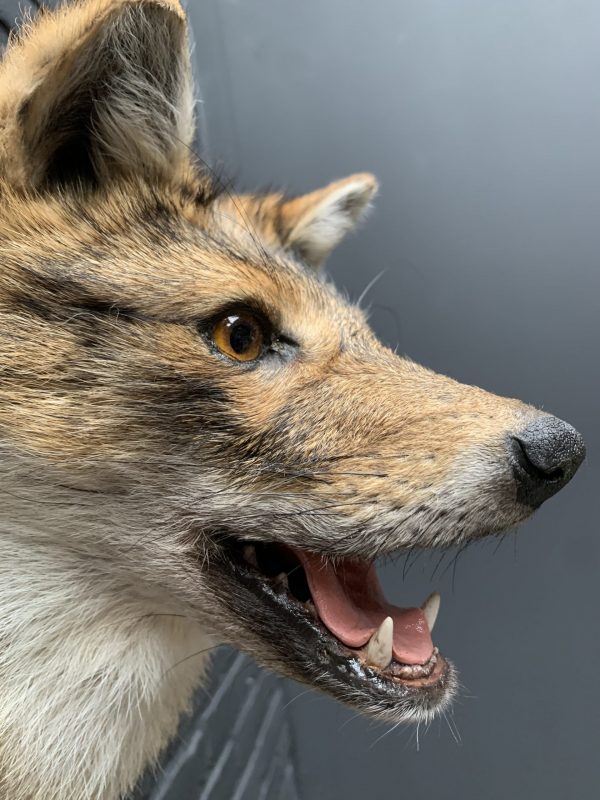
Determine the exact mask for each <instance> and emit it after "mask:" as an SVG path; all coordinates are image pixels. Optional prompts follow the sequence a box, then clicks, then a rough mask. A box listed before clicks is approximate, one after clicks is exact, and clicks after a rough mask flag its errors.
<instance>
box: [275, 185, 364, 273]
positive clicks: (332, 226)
mask: <svg viewBox="0 0 600 800" xmlns="http://www.w3.org/2000/svg"><path fill="white" fill-rule="evenodd" d="M376 192H377V180H376V179H375V177H374V176H373V175H369V174H368V173H362V174H359V175H351V176H350V177H349V178H344V179H343V180H341V181H336V182H335V183H330V184H329V186H326V187H325V188H323V189H317V191H316V192H311V193H310V194H306V195H303V196H302V197H296V198H294V199H293V200H287V201H285V202H284V203H283V204H282V205H281V206H280V209H279V214H280V224H279V225H278V228H279V235H280V238H281V242H282V245H283V247H284V248H286V249H290V250H293V251H294V252H295V253H297V254H298V255H299V256H300V258H301V259H302V260H303V261H305V262H306V263H307V264H310V265H311V266H313V267H320V266H321V265H322V264H323V262H324V261H325V259H326V258H327V257H328V256H329V254H330V253H331V251H332V250H333V248H334V247H335V246H336V245H337V244H339V243H340V242H341V240H342V239H343V238H344V236H345V235H346V234H347V233H348V232H349V231H350V230H352V228H354V226H355V225H356V223H357V222H358V220H359V219H360V218H361V216H363V214H364V213H365V211H366V210H367V208H368V207H369V203H370V202H371V199H372V198H373V196H374V195H375V193H376Z"/></svg>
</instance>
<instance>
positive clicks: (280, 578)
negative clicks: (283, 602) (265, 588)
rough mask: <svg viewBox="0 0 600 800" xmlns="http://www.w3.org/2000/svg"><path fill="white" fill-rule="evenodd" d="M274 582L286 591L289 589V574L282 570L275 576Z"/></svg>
mask: <svg viewBox="0 0 600 800" xmlns="http://www.w3.org/2000/svg"><path fill="white" fill-rule="evenodd" d="M273 582H274V583H275V586H276V587H277V588H278V589H283V590H284V591H285V592H287V591H288V589H289V584H288V576H287V573H286V572H280V573H279V575H276V576H275V577H274V578H273Z"/></svg>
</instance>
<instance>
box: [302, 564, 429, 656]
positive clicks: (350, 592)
mask: <svg viewBox="0 0 600 800" xmlns="http://www.w3.org/2000/svg"><path fill="white" fill-rule="evenodd" d="M293 550H294V553H295V555H296V556H297V558H299V559H300V561H301V563H302V566H303V567H304V571H305V572H306V578H307V580H308V585H309V587H310V592H311V594H312V598H313V601H314V604H315V606H316V609H317V612H318V614H319V617H320V619H321V622H322V623H323V624H324V625H325V626H326V627H327V628H328V629H329V630H330V631H331V633H333V634H334V635H335V636H337V638H338V639H340V641H342V642H343V643H344V644H345V645H348V647H362V646H363V645H365V644H366V643H367V642H368V641H369V639H370V638H371V636H372V635H373V634H374V633H375V631H376V630H377V628H378V627H379V626H380V625H381V623H382V622H383V620H384V619H385V617H392V619H393V620H394V643H393V647H392V651H393V653H394V658H395V659H396V661H399V662H401V663H402V664H424V663H425V662H426V661H427V660H428V659H429V658H430V656H431V654H432V653H433V643H432V641H431V634H430V633H429V628H428V627H427V621H426V620H425V616H424V614H423V612H422V611H421V609H420V608H398V607H397V606H393V605H392V604H391V603H388V601H387V600H386V599H385V595H384V594H383V590H382V588H381V586H380V584H379V580H378V578H377V572H376V571H375V567H374V566H373V564H365V563H363V562H360V561H352V560H351V559H349V558H346V559H344V560H343V561H342V562H341V563H338V564H337V565H336V566H335V567H334V566H333V565H332V564H331V563H330V562H325V561H324V560H323V559H322V558H321V556H317V555H314V554H313V553H307V552H306V551H303V550H297V549H296V548H293Z"/></svg>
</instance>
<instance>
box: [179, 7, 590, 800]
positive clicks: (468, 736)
mask: <svg viewBox="0 0 600 800" xmlns="http://www.w3.org/2000/svg"><path fill="white" fill-rule="evenodd" d="M190 5H191V6H192V9H191V13H192V19H193V22H194V27H195V33H196V39H197V51H196V52H197V61H198V65H199V69H200V75H201V81H202V89H203V94H204V98H205V109H206V112H207V119H208V135H209V138H210V148H209V150H210V157H211V159H212V161H213V163H214V162H217V161H219V160H222V161H224V163H225V164H226V166H227V168H228V171H229V173H230V174H233V175H237V176H238V178H239V181H238V182H239V183H240V184H241V185H242V186H244V187H256V186H260V185H266V184H273V185H285V186H287V187H288V188H289V189H290V190H293V191H302V190H307V189H311V188H313V187H316V186H319V185H321V184H323V183H325V182H327V181H328V180H330V179H333V178H336V177H339V176H343V175H345V174H347V173H350V172H353V171H358V170H372V171H373V172H375V173H376V174H377V175H378V176H379V178H380V179H381V181H382V191H381V195H380V197H379V199H378V202H377V211H376V213H375V214H374V215H373V216H372V218H371V220H370V221H369V222H368V223H367V224H366V225H365V226H364V228H363V230H362V231H361V232H360V233H359V234H358V235H357V236H355V237H354V238H353V239H351V240H350V241H349V242H348V243H347V244H345V245H344V246H343V247H342V248H341V249H340V250H339V252H338V253H337V254H336V256H335V258H334V259H333V260H332V262H331V265H330V266H331V272H332V273H333V275H334V277H335V278H336V280H337V281H338V283H340V284H341V285H343V286H345V287H346V288H347V290H348V292H349V294H350V295H351V296H352V297H355V298H356V297H357V296H358V295H359V294H360V292H361V291H362V290H363V288H364V287H365V285H366V284H367V283H368V282H369V281H370V280H371V279H372V278H373V277H374V276H375V275H376V274H377V273H378V272H379V271H380V270H385V273H384V275H383V276H382V277H381V278H380V280H379V282H378V283H377V284H376V286H375V287H374V288H373V289H372V290H371V292H370V293H369V299H370V304H371V307H372V322H373V325H374V327H375V329H376V331H377V332H378V333H379V334H380V335H381V337H382V338H383V339H384V340H385V341H386V342H388V343H389V344H391V345H396V344H399V347H400V350H401V351H404V352H407V353H409V354H410V355H411V356H412V357H414V358H415V359H417V360H419V361H421V362H424V363H426V364H428V365H429V366H431V367H433V368H435V369H437V370H439V371H443V372H445V373H448V374H450V375H452V376H454V377H457V378H459V379H460V380H462V381H465V382H469V383H477V384H480V385H482V386H484V387H485V388H487V389H491V390H494V391H497V392H500V393H503V394H507V395H514V396H519V397H521V398H523V399H525V400H527V401H529V402H532V403H535V404H537V405H539V406H543V407H544V408H546V409H548V410H551V411H552V412H554V413H556V414H558V415H560V416H562V417H564V418H566V419H567V420H569V421H570V422H572V423H573V424H574V425H576V426H577V427H578V428H579V429H580V430H581V431H582V432H583V433H584V435H585V437H586V439H587V444H588V452H589V457H588V461H587V463H586V464H585V465H584V467H583V468H582V469H581V471H580V473H579V474H578V475H577V477H576V479H575V481H574V483H573V484H572V485H571V486H569V487H568V488H567V489H566V490H565V491H564V492H563V493H561V494H560V495H559V496H558V497H557V498H555V499H553V500H551V501H550V502H549V503H548V504H547V505H546V506H545V507H543V508H542V509H541V510H540V512H539V513H538V514H537V516H536V517H535V518H534V519H533V520H532V521H530V522H528V523H527V524H525V525H523V526H522V528H521V530H520V531H519V533H518V536H517V537H516V538H515V537H512V536H511V537H509V538H508V540H507V541H506V542H505V543H504V544H503V545H501V546H500V548H499V549H497V550H496V545H497V543H496V542H491V543H487V544H486V543H484V544H481V545H478V546H474V547H473V548H471V549H469V550H467V551H466V552H465V553H464V554H463V555H462V556H461V558H460V560H459V562H458V564H457V567H456V570H455V573H454V581H453V568H452V567H451V566H450V568H448V569H446V567H447V565H448V564H450V559H449V558H447V559H446V560H445V561H444V562H443V563H442V565H441V567H440V568H439V569H438V571H437V574H436V575H435V576H433V577H432V573H433V572H434V569H435V565H436V561H437V557H429V556H427V555H424V556H423V557H421V558H419V559H418V560H417V561H416V562H415V563H414V564H412V565H408V575H407V576H406V577H405V578H403V574H402V573H403V566H404V563H403V562H402V561H400V562H399V563H398V564H396V565H389V566H386V567H385V568H384V569H383V571H382V573H383V579H384V584H385V586H386V590H387V592H388V594H389V595H390V596H391V597H392V598H394V599H395V600H396V602H406V603H408V604H410V603H414V602H418V601H419V600H420V599H421V598H423V597H425V595H426V594H427V593H428V592H429V591H431V590H432V588H438V589H440V590H441V592H442V610H441V615H440V621H439V623H438V628H437V631H436V639H437V641H438V643H439V644H440V646H441V647H442V648H443V650H444V652H445V653H447V654H448V655H450V656H451V657H452V658H453V659H454V660H455V661H456V662H457V663H458V665H459V668H460V670H461V675H462V680H463V683H464V688H463V691H462V697H461V699H460V701H459V702H458V704H457V705H456V708H455V710H454V715H453V717H452V718H451V720H450V724H447V723H446V721H444V720H441V721H440V722H439V723H434V724H433V725H432V726H431V728H430V730H428V731H425V730H421V731H420V732H419V747H417V743H416V736H415V731H414V730H402V729H397V730H395V731H393V732H389V733H388V732H387V729H386V728H384V727H381V726H379V725H376V724H373V723H371V722H369V721H368V720H365V719H362V718H355V717H354V716H353V714H352V712H349V711H348V710H346V709H344V708H342V707H341V706H338V705H336V704H335V703H334V702H333V701H330V700H329V699H326V698H322V697H317V696H316V695H313V694H302V692H303V691H304V690H303V688H302V687H293V689H292V693H293V695H295V696H297V699H296V700H295V701H294V702H292V705H291V706H290V710H291V712H292V714H293V717H294V723H295V732H296V738H297V742H298V749H299V759H300V771H301V776H300V777H301V779H302V784H303V786H304V796H305V797H306V798H310V799H311V800H314V799H316V798H319V800H327V799H328V798H345V800H358V798H361V800H362V798H364V797H371V798H383V797H387V796H412V797H417V798H421V797H423V798H424V797H429V796H434V797H436V798H438V800H451V799H452V800H455V799H456V798H461V800H468V799H470V798H478V799H479V798H485V799H486V800H499V799H500V798H502V800H505V798H509V797H510V798H512V799H513V800H521V799H524V798H542V797H544V798H545V800H559V799H560V800H563V799H564V798H589V797H593V796H596V793H597V791H598V785H599V783H600V781H599V779H600V763H599V759H598V755H597V751H598V745H599V743H600V703H599V700H600V691H599V688H598V680H597V669H598V666H597V665H598V663H599V656H600V653H599V648H598V641H597V637H596V630H597V617H598V600H597V585H598V566H599V555H600V546H599V537H598V523H597V510H596V507H597V497H598V485H599V482H598V478H599V475H598V461H597V457H596V453H597V452H598V445H599V442H598V439H599V433H598V425H597V423H596V409H597V405H598V401H597V393H598V388H599V368H598V343H599V339H600V337H599V328H600V314H599V310H600V309H599V306H600V292H599V288H600V269H599V262H600V89H599V88H598V87H599V84H600V6H599V5H598V3H597V2H595V0H501V1H500V0H485V1H483V2H482V0H453V2H448V0H376V1H374V2H371V3H369V4H366V3H364V2H359V0H303V2H301V3H300V2H297V1H296V0H278V2H274V1H273V0H271V2H269V0H245V2H242V1H241V0H192V2H191V3H190ZM451 728H454V729H457V731H458V734H457V733H456V730H455V733H454V735H453V734H452V732H451ZM456 738H459V742H457V741H456V740H455V739H456Z"/></svg>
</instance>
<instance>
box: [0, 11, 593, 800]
mask: <svg viewBox="0 0 600 800" xmlns="http://www.w3.org/2000/svg"><path fill="white" fill-rule="evenodd" d="M186 42H187V39H186V23H185V17H184V13H183V11H182V9H181V7H180V5H179V3H178V2H177V1H176V0H89V1H88V2H78V3H75V4H72V5H68V6H65V7H63V8H62V9H61V10H59V11H58V12H57V13H55V14H44V15H42V16H41V17H40V18H39V20H37V21H36V22H34V23H32V24H30V25H29V27H28V28H27V29H26V30H25V31H24V32H22V33H21V34H20V35H19V37H18V38H15V39H14V40H13V41H12V42H11V44H10V46H9V48H8V51H7V54H6V56H5V58H4V61H3V63H2V65H1V67H0V120H1V127H0V214H1V233H0V237H1V255H0V261H1V263H0V450H1V452H0V481H1V483H0V485H1V487H2V506H1V509H0V564H1V569H2V575H1V577H0V609H1V612H2V613H1V617H0V637H1V645H2V646H1V648H0V794H1V796H2V797H3V798H10V800H90V798H97V799H98V800H100V799H102V800H114V799H115V798H117V797H119V796H120V795H121V794H122V793H123V792H125V791H127V790H128V789H130V788H131V787H132V786H133V785H134V784H135V782H136V780H137V778H138V776H139V775H140V773H141V772H142V770H143V769H144V767H145V766H146V765H147V764H149V763H152V762H153V760H155V759H156V757H157V756H158V754H159V752H160V750H161V748H163V747H164V745H165V744H166V743H167V741H168V739H169V737H170V736H171V735H172V734H173V732H174V731H175V729H176V726H177V721H178V718H179V716H180V714H181V713H182V711H183V710H184V709H185V708H186V707H187V705H188V703H189V700H190V697H191V693H192V690H193V689H194V687H195V686H196V684H197V683H198V681H199V680H201V678H202V674H203V663H204V658H205V657H202V658H188V656H189V655H190V654H193V653H196V652H199V651H203V650H208V649H210V647H212V646H213V645H215V644H216V643H219V642H230V643H233V644H234V645H236V646H238V647H240V648H242V649H244V650H245V651H247V652H248V653H250V654H252V655H253V656H254V657H255V658H256V659H257V660H258V661H259V662H260V663H262V664H264V665H266V666H268V667H271V668H273V669H275V670H277V671H278V672H280V673H283V674H285V675H289V676H291V677H293V678H296V679H297V680H300V681H304V682H306V683H308V684H310V685H312V686H314V687H316V688H319V689H322V690H323V691H326V692H329V693H330V694H332V695H334V696H335V697H337V698H339V699H340V700H342V701H344V702H346V703H349V704H351V705H352V706H354V707H355V708H356V709H358V710H360V711H364V712H366V713H369V714H373V715H375V716H377V717H379V718H381V719H384V720H389V721H391V722H395V721H401V720H411V719H415V720H420V719H425V718H428V717H429V716H430V715H432V714H434V713H435V712H436V711H437V710H440V709H443V708H444V707H445V706H446V705H447V704H448V703H449V701H450V700H451V698H452V696H453V693H454V691H455V686H456V680H455V672H454V669H453V667H452V665H451V664H450V662H449V661H447V660H446V659H445V658H443V657H442V655H441V654H440V653H439V652H438V651H437V649H436V648H434V646H433V643H432V640H431V629H432V628H433V624H434V621H435V616H436V612H437V606H438V604H439V597H438V596H437V595H433V596H432V597H431V598H429V599H428V601H426V602H425V603H424V604H423V606H422V607H421V608H404V609H402V608H397V607H395V606H393V605H391V604H390V603H389V602H388V601H387V600H386V598H385V596H384V595H383V593H382V590H381V588H380V586H379V584H378V581H377V576H376V572H375V569H374V566H373V562H374V559H376V558H377V557H378V556H380V555H382V554H385V553H390V552H392V551H397V550H400V549H408V548H414V547H417V546H418V547H439V546H446V545H450V544H460V543H464V542H466V541H467V540H469V539H473V538H475V537H480V536H483V535H485V534H490V533H495V532H499V531H501V530H504V529H506V528H508V527H510V526H512V525H514V524H515V523H517V522H519V521H520V520H522V519H524V518H525V517H526V516H527V515H528V514H530V513H531V511H532V510H533V509H534V508H536V507H537V506H538V505H539V504H540V503H541V502H543V501H544V500H545V499H546V498H548V497H550V495H552V494H554V492H556V491H557V490H558V489H560V488H561V487H562V486H563V485H564V484H565V483H566V482H567V481H568V480H569V479H570V478H571V477H572V475H573V474H574V473H575V471H576V469H577V467H578V466H579V464H580V462H581V460H582V458H583V455H584V446H583V442H582V440H581V437H580V436H579V434H578V433H577V432H576V431H575V430H574V429H573V428H571V427H570V426H568V425H567V424H566V423H564V422H561V421H560V420H558V419H556V418H554V417H552V416H549V415H547V414H542V413H540V412H539V411H537V410H536V409H534V408H531V407H529V406H527V405H524V404H523V403H521V402H519V401H517V400H507V399H502V398H499V397H496V396H494V395H492V394H488V393H487V392H485V391H483V390H481V389H477V388H474V387H472V386H463V385H461V384H459V383H456V382H455V381H453V380H451V379H449V378H446V377H442V376H440V375H436V374H434V373H432V372H430V371H428V370H427V369H424V368H423V367H420V366H417V365H416V364H415V363H413V362H412V361H410V360H408V359H405V358H400V357H398V356H396V355H394V353H392V352H391V351H390V350H388V349H387V348H386V347H383V346H382V345H381V344H380V343H379V342H378V341H377V340H376V339H375V337H374V335H373V334H372V333H371V331H370V330H369V327H368V326H367V324H366V321H365V318H364V316H363V314H362V312H361V311H360V309H359V308H357V307H355V306H353V305H351V304H349V303H348V302H347V301H346V300H345V299H343V298H342V297H340V296H339V295H338V294H337V293H336V291H335V289H334V288H333V287H332V286H331V284H330V283H328V281H327V280H326V279H325V277H324V276H323V273H322V272H321V270H320V267H321V264H322V263H323V261H324V260H325V258H326V257H327V255H328V253H329V252H330V250H331V249H332V248H333V247H334V245H336V244H337V242H338V241H339V240H340V239H341V238H342V236H343V235H344V234H345V233H346V232H347V231H348V230H349V229H350V228H352V226H353V225H354V223H355V221H356V220H357V219H358V218H359V217H360V216H361V214H362V212H363V211H364V210H365V208H366V207H367V206H368V205H369V202H370V200H371V198H372V197H373V195H374V193H375V191H376V182H375V180H374V178H373V177H371V176H370V175H364V174H359V175H354V176H352V177H350V178H346V179H344V180H340V181H338V182H336V183H333V184H331V185H329V186H327V187H326V188H324V189H320V190H318V191H315V192H313V193H311V194H308V195H306V196H303V197H296V198H289V197H286V196H285V195H284V194H266V195H255V196H251V195H238V196H233V195H231V194H230V193H228V192H224V191H220V186H219V184H218V182H216V181H215V180H213V179H212V178H211V175H210V174H209V173H208V171H207V170H205V169H203V168H202V165H201V164H199V162H198V161H197V159H196V158H195V157H194V155H193V154H192V151H191V149H190V145H191V142H192V137H193V131H194V120H193V100H192V98H193V92H192V87H191V78H190V63H189V54H188V48H187V43H186ZM177 662H181V663H180V664H179V665H178V666H177V668H176V669H171V667H172V666H173V665H174V664H175V663H177Z"/></svg>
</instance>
